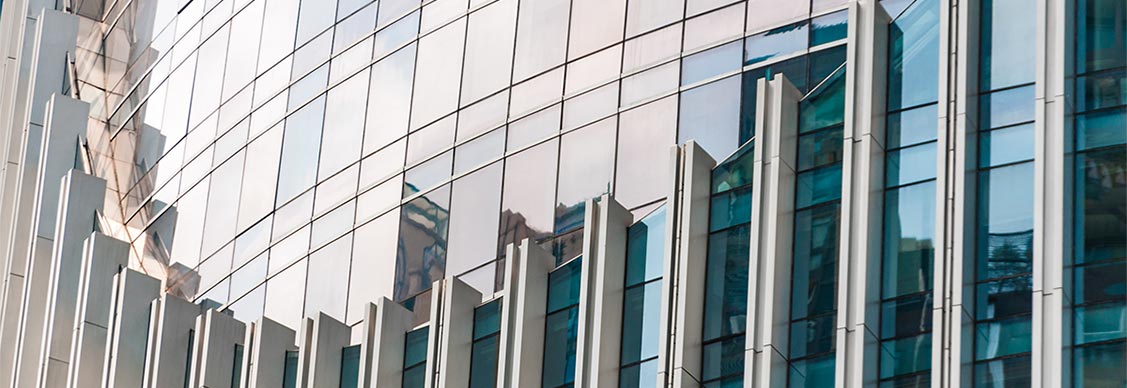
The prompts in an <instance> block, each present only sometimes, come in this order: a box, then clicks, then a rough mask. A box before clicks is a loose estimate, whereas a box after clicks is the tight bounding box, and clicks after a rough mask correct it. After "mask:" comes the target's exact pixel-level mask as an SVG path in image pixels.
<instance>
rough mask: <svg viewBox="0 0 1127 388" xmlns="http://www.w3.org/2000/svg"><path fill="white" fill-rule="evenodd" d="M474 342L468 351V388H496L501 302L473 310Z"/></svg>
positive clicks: (494, 302)
mask: <svg viewBox="0 0 1127 388" xmlns="http://www.w3.org/2000/svg"><path fill="white" fill-rule="evenodd" d="M473 331H474V335H473V338H474V341H473V346H472V348H471V350H470V388H493V387H496V386H497V360H498V353H497V352H498V346H499V345H500V341H501V336H500V334H501V300H500V299H498V300H494V301H492V302H489V303H486V304H485V305H482V306H481V307H478V308H477V309H476V310H474V326H473Z"/></svg>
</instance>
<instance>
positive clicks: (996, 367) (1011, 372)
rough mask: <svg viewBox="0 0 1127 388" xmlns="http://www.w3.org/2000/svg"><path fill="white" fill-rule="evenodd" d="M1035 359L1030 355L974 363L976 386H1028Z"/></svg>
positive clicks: (993, 387)
mask: <svg viewBox="0 0 1127 388" xmlns="http://www.w3.org/2000/svg"><path fill="white" fill-rule="evenodd" d="M1032 366H1033V361H1032V360H1031V359H1030V358H1029V356H1024V357H1011V358H1003V359H999V360H993V361H988V362H983V363H978V364H975V365H974V386H975V387H991V388H995V387H997V388H1001V387H1028V386H1030V382H1031V381H1030V377H1031V375H1030V372H1031V369H1030V368H1031V367H1032Z"/></svg>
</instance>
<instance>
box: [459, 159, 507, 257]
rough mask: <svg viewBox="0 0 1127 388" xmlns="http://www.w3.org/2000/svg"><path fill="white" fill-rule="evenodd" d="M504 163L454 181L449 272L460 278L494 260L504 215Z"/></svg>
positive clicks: (495, 164)
mask: <svg viewBox="0 0 1127 388" xmlns="http://www.w3.org/2000/svg"><path fill="white" fill-rule="evenodd" d="M502 178H503V169H502V164H501V163H494V164H492V165H490V166H489V167H486V168H484V169H482V170H479V171H476V172H474V173H473V174H470V175H467V176H465V177H463V178H461V179H458V180H457V181H454V185H453V191H452V195H453V197H452V199H451V203H450V206H451V207H450V209H451V210H450V238H449V249H450V250H449V252H448V253H447V257H446V265H447V267H446V268H447V272H448V273H450V274H451V275H459V274H462V273H464V272H466V271H469V270H471V269H474V268H476V267H478V266H479V265H481V264H484V263H486V262H489V261H492V260H493V259H494V258H495V257H496V254H497V251H496V250H495V248H496V246H494V240H493V238H495V237H496V236H497V229H498V226H499V225H498V222H500V218H499V216H500V214H501V180H502Z"/></svg>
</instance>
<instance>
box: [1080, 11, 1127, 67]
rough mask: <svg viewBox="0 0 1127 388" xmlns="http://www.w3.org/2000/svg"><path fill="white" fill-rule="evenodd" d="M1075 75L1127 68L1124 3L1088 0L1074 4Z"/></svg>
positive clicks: (1126, 32)
mask: <svg viewBox="0 0 1127 388" xmlns="http://www.w3.org/2000/svg"><path fill="white" fill-rule="evenodd" d="M1076 4H1077V5H1076V7H1077V10H1076V20H1077V24H1079V25H1078V26H1077V27H1078V28H1077V29H1076V31H1077V33H1076V35H1077V36H1076V41H1077V44H1076V46H1077V47H1076V49H1077V50H1076V51H1077V53H1076V58H1077V69H1076V70H1077V72H1078V73H1084V72H1090V71H1096V70H1103V69H1111V68H1115V67H1120V66H1127V46H1125V45H1124V44H1123V37H1124V36H1125V35H1127V23H1125V22H1124V19H1123V15H1124V14H1127V4H1123V2H1122V1H1118V0H1088V1H1082V2H1077V3H1076Z"/></svg>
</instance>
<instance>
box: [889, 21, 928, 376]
mask: <svg viewBox="0 0 1127 388" xmlns="http://www.w3.org/2000/svg"><path fill="white" fill-rule="evenodd" d="M887 1H888V0H886V1H882V2H881V3H885V2H887ZM897 1H899V0H897ZM928 362H929V363H930V362H931V361H930V360H929V361H928ZM928 387H931V374H930V373H924V374H917V375H910V376H904V377H898V378H895V379H891V380H886V381H881V382H880V388H928Z"/></svg>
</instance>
